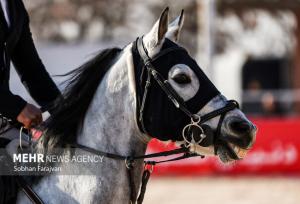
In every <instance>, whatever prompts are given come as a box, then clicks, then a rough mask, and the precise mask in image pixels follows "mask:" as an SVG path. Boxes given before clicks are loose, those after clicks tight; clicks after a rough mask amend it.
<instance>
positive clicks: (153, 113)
mask: <svg viewBox="0 0 300 204" xmlns="http://www.w3.org/2000/svg"><path fill="white" fill-rule="evenodd" d="M173 47H179V46H178V45H177V44H176V43H174V42H172V41H171V40H169V39H165V42H164V44H163V46H162V49H161V51H160V53H161V52H163V51H164V50H166V49H169V48H173ZM160 53H158V54H157V56H154V57H153V58H152V61H151V63H152V65H153V66H154V67H155V70H156V71H157V72H159V73H160V74H161V75H162V76H163V78H164V79H165V80H167V79H168V73H169V71H170V69H171V68H172V67H173V66H174V65H176V64H185V65H187V66H189V67H190V68H191V69H192V70H193V72H194V73H195V75H196V76H197V77H198V80H199V83H200V88H199V90H198V92H197V94H196V95H195V96H194V97H193V98H191V99H190V100H188V101H186V102H185V105H186V107H187V109H188V110H189V111H190V112H191V113H193V114H196V113H198V112H199V111H200V110H201V109H202V108H203V107H204V106H205V105H206V104H207V103H208V102H209V101H210V100H211V99H212V98H214V97H215V96H217V95H219V94H220V92H219V91H218V90H217V88H216V87H215V86H214V85H213V84H212V82H211V81H210V80H209V79H208V78H207V76H206V75H205V73H204V72H203V71H202V70H201V68H200V67H199V66H198V64H197V63H196V62H195V60H193V59H192V58H191V57H190V56H189V54H188V52H187V51H186V50H185V49H184V48H182V49H176V50H174V51H171V52H166V54H162V55H160ZM132 54H133V61H134V68H135V82H136V99H137V111H136V112H137V119H139V118H140V108H141V104H142V97H143V94H144V91H145V83H146V80H147V69H146V67H145V65H144V62H143V60H142V58H141V56H140V54H139V52H138V49H137V41H135V42H134V43H133V46H132ZM144 105H145V108H144V113H143V119H144V126H145V129H146V131H147V133H148V134H149V135H150V136H151V137H154V138H157V139H159V140H163V141H166V140H172V141H182V140H183V138H182V133H181V132H182V130H183V128H184V127H185V126H186V125H187V124H189V123H190V120H191V118H189V117H188V116H187V115H186V114H184V113H183V112H182V111H181V110H180V109H178V108H176V107H175V105H174V104H173V103H172V102H171V101H170V100H169V99H168V97H167V95H166V94H165V92H164V91H163V90H162V89H161V87H160V86H159V85H158V83H157V82H156V81H155V80H154V79H153V78H152V79H151V86H150V87H149V88H148V94H147V98H146V102H145V104H144ZM138 126H139V128H140V130H142V129H143V128H141V124H140V121H138Z"/></svg>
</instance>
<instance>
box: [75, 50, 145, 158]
mask: <svg viewBox="0 0 300 204" xmlns="http://www.w3.org/2000/svg"><path fill="white" fill-rule="evenodd" d="M130 57H132V56H131V49H130V46H128V47H127V48H125V49H124V51H123V52H122V53H121V54H120V57H119V59H117V61H116V63H115V64H114V65H113V66H112V67H111V68H110V70H109V71H108V72H107V74H106V75H105V77H104V78H103V80H102V82H101V84H100V85H99V87H98V89H97V91H96V93H95V96H94V99H93V101H92V103H91V105H90V107H89V110H88V111H87V114H86V117H85V121H84V124H83V130H82V132H81V133H80V134H79V135H78V138H77V140H78V141H77V142H78V143H79V144H82V145H86V146H88V147H91V148H95V149H99V150H101V151H107V152H110V153H115V154H121V155H141V154H144V153H145V150H146V146H147V142H145V141H143V140H142V139H141V138H143V137H144V136H142V135H141V133H140V131H139V130H138V128H137V124H136V120H135V111H136V110H135V93H134V91H133V90H132V84H131V83H132V81H131V77H130V71H129V69H131V67H130V66H131V65H130V64H128V58H130Z"/></svg>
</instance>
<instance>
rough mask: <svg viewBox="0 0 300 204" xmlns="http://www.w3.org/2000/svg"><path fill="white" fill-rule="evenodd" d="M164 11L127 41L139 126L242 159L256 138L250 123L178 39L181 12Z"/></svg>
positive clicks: (153, 134) (150, 132) (195, 149)
mask: <svg viewBox="0 0 300 204" xmlns="http://www.w3.org/2000/svg"><path fill="white" fill-rule="evenodd" d="M168 13H169V9H168V8H166V9H165V10H164V11H163V12H162V14H161V16H160V18H159V19H158V21H157V22H156V23H155V24H154V26H153V27H152V29H151V30H150V32H149V33H147V34H146V35H144V36H143V37H140V38H138V39H137V40H136V42H134V43H133V47H132V53H133V59H134V60H133V61H134V67H135V83H136V94H137V121H138V125H139V128H140V130H141V131H142V132H143V133H145V134H147V135H149V136H151V137H154V138H157V139H159V140H162V141H170V140H171V141H175V142H177V143H178V144H181V145H185V146H187V147H189V148H190V149H191V150H192V151H193V152H195V153H198V154H201V155H218V156H219V157H220V159H221V160H222V161H223V162H228V161H233V160H237V159H242V158H243V157H244V156H245V155H246V153H247V151H248V150H249V149H250V148H251V147H252V146H253V143H254V141H255V135H256V127H255V125H254V124H253V123H252V122H250V121H249V120H248V119H247V117H246V116H245V115H244V113H243V112H242V111H241V110H240V109H239V107H238V104H237V102H234V101H228V100H227V99H226V97H225V96H223V95H222V94H221V93H220V92H219V90H218V89H217V88H216V87H215V86H214V85H213V83H212V82H211V81H210V80H209V78H208V77H207V76H206V75H205V73H204V72H203V71H202V70H201V68H200V67H199V65H198V64H197V62H196V61H195V60H194V59H193V58H192V57H191V56H190V55H189V53H188V51H187V50H186V49H184V48H182V47H181V46H179V45H178V44H177V43H178V40H179V36H180V32H181V29H182V26H183V23H184V12H183V11H182V12H181V14H180V16H178V17H177V18H176V19H175V20H174V21H173V22H171V23H170V24H169V14H168Z"/></svg>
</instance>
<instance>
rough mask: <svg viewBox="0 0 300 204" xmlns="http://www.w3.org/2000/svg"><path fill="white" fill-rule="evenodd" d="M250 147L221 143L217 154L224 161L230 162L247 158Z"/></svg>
mask: <svg viewBox="0 0 300 204" xmlns="http://www.w3.org/2000/svg"><path fill="white" fill-rule="evenodd" d="M248 151H249V149H243V148H241V147H238V146H237V145H234V144H232V143H226V144H224V145H220V146H219V147H218V149H217V155H218V156H219V158H220V160H221V161H222V162H223V163H229V162H233V161H236V160H241V159H243V158H245V156H246V155H247V153H248Z"/></svg>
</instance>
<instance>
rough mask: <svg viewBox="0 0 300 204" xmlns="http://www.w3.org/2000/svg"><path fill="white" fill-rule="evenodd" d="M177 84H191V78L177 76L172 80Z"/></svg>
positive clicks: (182, 75) (183, 75)
mask: <svg viewBox="0 0 300 204" xmlns="http://www.w3.org/2000/svg"><path fill="white" fill-rule="evenodd" d="M172 79H173V80H174V81H175V82H176V83H178V84H189V83H191V81H192V80H191V78H190V77H189V76H187V75H185V74H177V75H176V76H174V77H173V78H172Z"/></svg>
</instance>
